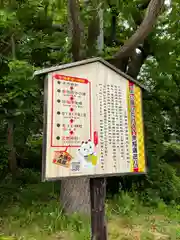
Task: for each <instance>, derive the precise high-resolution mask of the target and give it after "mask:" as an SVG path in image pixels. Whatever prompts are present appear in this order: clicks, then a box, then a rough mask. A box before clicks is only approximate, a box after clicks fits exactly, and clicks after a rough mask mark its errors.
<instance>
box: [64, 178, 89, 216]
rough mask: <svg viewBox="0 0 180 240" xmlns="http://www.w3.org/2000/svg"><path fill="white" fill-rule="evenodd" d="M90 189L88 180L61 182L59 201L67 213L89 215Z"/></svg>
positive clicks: (74, 179)
mask: <svg viewBox="0 0 180 240" xmlns="http://www.w3.org/2000/svg"><path fill="white" fill-rule="evenodd" d="M89 193H90V188H89V179H88V178H84V177H81V178H72V179H67V180H62V181H61V194H60V201H61V203H62V204H63V208H64V210H65V211H66V212H67V213H74V212H78V213H82V214H87V215H89V214H90V194H89Z"/></svg>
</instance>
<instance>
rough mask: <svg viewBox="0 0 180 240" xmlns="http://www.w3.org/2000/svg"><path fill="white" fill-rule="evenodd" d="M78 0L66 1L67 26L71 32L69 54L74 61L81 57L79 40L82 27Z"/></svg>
mask: <svg viewBox="0 0 180 240" xmlns="http://www.w3.org/2000/svg"><path fill="white" fill-rule="evenodd" d="M79 11H80V10H79V4H78V0H68V12H69V25H70V31H71V44H72V46H71V52H72V55H73V59H74V61H78V60H80V59H81V58H82V56H81V39H82V33H83V26H82V22H81V20H80V13H79Z"/></svg>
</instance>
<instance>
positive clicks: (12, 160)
mask: <svg viewBox="0 0 180 240" xmlns="http://www.w3.org/2000/svg"><path fill="white" fill-rule="evenodd" d="M7 138H8V140H7V143H8V147H9V155H8V164H9V170H10V172H11V173H12V175H13V177H15V176H16V171H17V161H16V150H15V147H14V124H13V121H12V120H10V119H9V120H8V137H7Z"/></svg>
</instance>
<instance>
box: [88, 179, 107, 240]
mask: <svg viewBox="0 0 180 240" xmlns="http://www.w3.org/2000/svg"><path fill="white" fill-rule="evenodd" d="M90 195H91V229H92V236H91V239H92V240H107V229H106V219H105V199H106V179H105V178H92V179H90Z"/></svg>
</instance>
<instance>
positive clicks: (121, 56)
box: [60, 0, 164, 214]
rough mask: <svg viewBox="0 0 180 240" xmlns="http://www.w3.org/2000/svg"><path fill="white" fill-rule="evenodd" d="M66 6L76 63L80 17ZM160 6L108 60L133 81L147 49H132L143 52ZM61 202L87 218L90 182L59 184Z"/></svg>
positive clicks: (153, 4)
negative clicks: (139, 52)
mask: <svg viewBox="0 0 180 240" xmlns="http://www.w3.org/2000/svg"><path fill="white" fill-rule="evenodd" d="M68 2H69V15H70V20H71V31H72V55H73V59H74V60H75V61H76V60H80V59H81V54H80V50H81V49H80V46H81V39H80V35H81V27H80V25H81V24H80V16H79V13H78V12H79V10H78V9H79V8H78V7H75V5H76V4H77V3H78V1H77V0H69V1H68ZM163 3H164V0H151V1H150V3H149V6H148V9H147V11H146V15H145V18H144V20H143V21H142V23H141V25H140V26H139V28H138V29H137V31H136V32H135V33H134V34H133V35H132V37H130V39H129V40H127V42H125V44H124V46H123V47H121V48H120V50H119V51H118V52H117V54H115V56H114V58H113V59H111V60H110V63H111V64H113V65H115V66H116V67H117V68H119V69H121V70H122V71H123V72H127V71H128V74H129V75H131V76H133V77H134V78H136V77H137V75H138V74H139V72H140V69H141V66H142V64H143V63H144V61H145V59H146V58H147V56H148V55H149V48H148V49H147V51H146V52H145V53H144V52H143V51H142V50H141V54H139V55H138V54H137V53H136V52H135V49H136V48H137V47H138V46H139V44H140V43H141V44H142V45H143V48H145V39H146V37H147V36H148V34H149V32H151V30H152V28H153V25H154V24H155V22H156V21H157V17H158V15H159V13H160V11H161V8H162V6H163ZM101 17H102V13H101ZM93 20H94V19H93ZM101 20H102V19H101ZM91 25H92V24H90V25H89V28H88V33H89V35H88V37H89V38H90V40H91V37H92V36H93V41H94V40H95V41H96V40H97V37H98V36H97V35H96V34H95V33H97V32H99V31H95V30H94V29H93V28H94V27H95V26H94V24H93V28H92V29H93V33H91ZM96 27H97V26H96ZM100 29H101V26H100ZM102 32H103V31H102V29H101V31H100V33H101V34H102ZM88 40H89V39H88ZM88 40H87V41H88ZM93 41H92V42H93ZM87 45H88V44H87ZM143 50H144V49H143ZM91 54H92V52H91ZM60 200H61V203H62V204H63V207H64V210H65V211H66V212H67V213H74V212H78V213H83V214H89V213H90V185H89V179H87V178H83V177H81V178H72V179H66V180H62V181H61V194H60Z"/></svg>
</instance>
